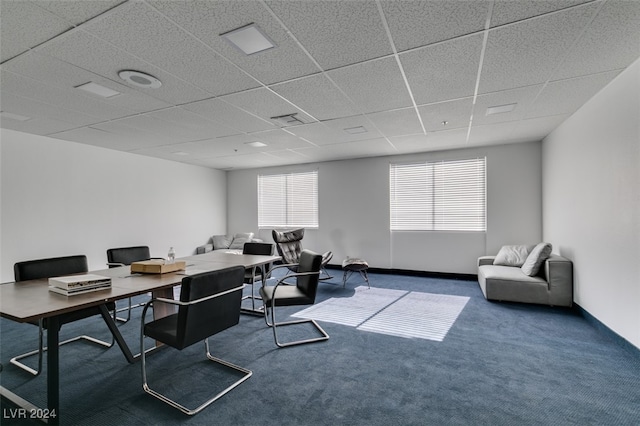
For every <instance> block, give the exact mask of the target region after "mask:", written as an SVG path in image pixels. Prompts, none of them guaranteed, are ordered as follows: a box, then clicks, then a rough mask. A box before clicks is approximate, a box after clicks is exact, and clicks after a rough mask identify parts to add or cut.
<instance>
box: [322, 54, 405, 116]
mask: <svg viewBox="0 0 640 426" xmlns="http://www.w3.org/2000/svg"><path fill="white" fill-rule="evenodd" d="M327 75H328V76H329V77H330V78H331V79H332V80H333V81H334V82H335V83H336V85H337V86H338V87H340V89H342V91H343V92H344V93H345V94H346V95H347V96H348V97H349V99H351V100H352V101H353V102H354V104H355V106H356V108H357V109H359V110H360V112H364V113H367V112H378V111H385V110H388V109H395V108H403V107H407V106H411V105H412V102H411V97H410V96H409V92H408V91H407V87H406V85H405V83H404V79H403V78H402V74H401V73H400V68H399V67H398V63H397V62H396V60H395V58H393V57H390V58H384V59H377V60H374V61H368V62H363V63H361V64H356V65H351V66H348V67H344V68H340V69H337V70H333V71H329V72H328V73H327Z"/></svg>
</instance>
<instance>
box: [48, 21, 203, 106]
mask: <svg viewBox="0 0 640 426" xmlns="http://www.w3.org/2000/svg"><path fill="white" fill-rule="evenodd" d="M39 51H40V52H41V53H43V54H46V55H51V56H53V57H55V58H58V59H60V60H61V61H64V62H68V63H70V64H73V65H75V66H77V67H79V68H83V69H86V70H88V71H91V72H93V73H94V74H97V75H101V76H103V77H105V78H106V79H109V80H113V81H119V82H121V81H122V80H121V79H120V77H118V72H119V71H122V70H137V71H142V72H145V73H148V74H151V75H153V76H154V77H156V78H158V79H159V80H160V81H162V87H160V88H158V89H142V90H145V91H148V92H149V96H153V97H154V98H157V99H161V100H163V101H165V102H167V103H169V104H172V105H179V104H182V103H186V102H192V101H196V100H200V99H206V98H209V97H211V94H209V93H207V92H206V91H204V90H202V89H200V88H198V87H196V86H194V85H193V84H191V83H188V82H186V81H185V80H183V79H181V78H177V77H176V76H174V75H172V74H170V73H168V72H166V71H163V70H161V69H159V68H157V67H155V66H153V65H151V64H149V63H148V62H145V61H143V60H141V59H139V58H136V57H135V56H133V55H130V54H128V53H127V52H125V51H123V50H120V49H118V48H116V47H114V46H113V45H110V44H109V43H107V42H105V41H102V40H100V39H98V38H96V37H94V36H92V35H90V34H88V33H84V32H82V31H75V32H73V33H72V34H69V35H64V36H61V37H59V38H57V39H56V40H55V41H53V42H51V43H48V44H47V46H46V47H45V48H43V49H41V50H39ZM78 52H81V54H78Z"/></svg>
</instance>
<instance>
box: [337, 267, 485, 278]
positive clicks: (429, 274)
mask: <svg viewBox="0 0 640 426" xmlns="http://www.w3.org/2000/svg"><path fill="white" fill-rule="evenodd" d="M327 268H328V269H338V270H342V266H341V265H331V264H329V265H327ZM367 271H368V272H371V273H374V274H388V275H409V276H415V277H427V278H442V279H448V280H463V281H478V275H476V274H457V273H453V272H431V271H414V270H411V269H393V268H369V269H368V270H367Z"/></svg>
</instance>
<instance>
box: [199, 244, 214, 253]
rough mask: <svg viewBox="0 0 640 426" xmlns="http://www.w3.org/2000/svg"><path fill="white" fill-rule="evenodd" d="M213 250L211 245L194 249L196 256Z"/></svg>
mask: <svg viewBox="0 0 640 426" xmlns="http://www.w3.org/2000/svg"><path fill="white" fill-rule="evenodd" d="M211 250H213V244H205V245H202V246H200V247H197V248H196V254H203V253H208V252H210V251H211Z"/></svg>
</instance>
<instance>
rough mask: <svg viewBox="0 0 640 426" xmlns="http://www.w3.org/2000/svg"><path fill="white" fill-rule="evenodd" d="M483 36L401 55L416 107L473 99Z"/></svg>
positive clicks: (461, 39)
mask: <svg viewBox="0 0 640 426" xmlns="http://www.w3.org/2000/svg"><path fill="white" fill-rule="evenodd" d="M481 49H482V35H474V36H469V37H464V38H459V39H456V40H452V41H448V42H444V43H440V44H436V45H433V46H429V47H425V48H423V49H418V50H413V51H411V52H407V53H403V54H400V61H401V63H402V67H403V68H404V71H405V73H406V76H407V80H408V81H409V87H410V88H411V91H412V93H413V97H414V99H415V101H416V103H417V104H418V105H420V104H428V103H432V102H438V101H443V100H450V99H456V98H463V97H466V96H472V95H473V93H474V89H475V85H476V76H477V75H478V66H479V63H480V51H481Z"/></svg>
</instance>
